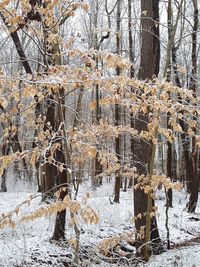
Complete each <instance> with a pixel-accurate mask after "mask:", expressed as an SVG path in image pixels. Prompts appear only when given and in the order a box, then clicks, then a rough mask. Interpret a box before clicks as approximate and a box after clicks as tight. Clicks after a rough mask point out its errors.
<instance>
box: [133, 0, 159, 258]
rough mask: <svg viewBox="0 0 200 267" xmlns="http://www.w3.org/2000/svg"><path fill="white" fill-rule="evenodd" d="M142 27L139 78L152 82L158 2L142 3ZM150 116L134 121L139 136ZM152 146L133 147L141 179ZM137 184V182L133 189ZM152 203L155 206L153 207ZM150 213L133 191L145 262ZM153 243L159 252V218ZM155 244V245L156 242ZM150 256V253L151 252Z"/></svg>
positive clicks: (140, 251)
mask: <svg viewBox="0 0 200 267" xmlns="http://www.w3.org/2000/svg"><path fill="white" fill-rule="evenodd" d="M141 11H142V18H141V27H142V33H141V36H142V47H141V61H140V69H139V73H138V77H139V79H141V80H145V79H148V80H149V79H152V78H153V76H154V75H155V76H157V75H158V72H159V62H160V41H159V25H155V21H159V1H158V0H155V1H149V0H141ZM148 121H149V118H148V114H143V113H139V114H138V117H137V118H136V119H135V128H136V129H137V130H138V132H139V133H140V132H141V131H146V130H147V125H148ZM151 151H152V145H151V144H150V143H149V144H148V145H147V143H146V142H145V141H144V140H142V139H140V140H139V141H137V142H135V144H134V153H133V159H134V161H135V162H136V164H135V166H136V168H137V172H138V174H139V175H146V174H147V173H148V165H149V163H150V158H151ZM137 183H138V181H137V180H136V179H135V181H134V185H136V184H137ZM153 204H154V203H153V200H152V206H153ZM146 211H147V195H146V194H145V193H144V191H143V190H142V189H140V188H137V189H134V215H135V216H137V215H138V214H141V215H142V217H141V219H140V218H139V219H137V220H136V223H135V227H136V236H135V238H136V249H137V256H140V257H142V258H144V256H145V255H144V252H145V249H144V248H145V246H144V242H145V241H144V238H141V236H139V235H138V233H140V232H141V230H142V229H143V232H144V235H145V225H146V216H145V215H144V214H145V213H146ZM151 230H153V231H151V232H152V235H153V236H152V235H151V240H152V239H154V240H155V241H156V243H157V244H156V246H157V252H158V251H159V249H158V247H159V246H160V237H159V233H158V228H157V222H156V217H154V218H153V219H152V220H151ZM155 241H154V242H155ZM149 253H151V251H149Z"/></svg>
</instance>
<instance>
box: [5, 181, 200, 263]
mask: <svg viewBox="0 0 200 267" xmlns="http://www.w3.org/2000/svg"><path fill="white" fill-rule="evenodd" d="M8 189H9V191H8V192H6V193H0V213H2V212H3V213H6V212H8V211H10V210H13V209H14V208H15V207H16V206H17V205H19V204H20V203H22V202H23V201H24V200H26V199H28V198H29V196H30V194H32V195H34V194H35V195H36V196H37V197H36V198H34V199H33V200H32V201H31V204H30V205H27V204H25V205H24V206H22V208H21V209H20V214H19V216H22V215H24V214H27V213H29V212H32V211H34V210H36V209H38V208H40V207H41V206H42V205H46V204H44V203H42V202H41V197H40V195H39V194H38V193H34V192H33V186H31V187H30V189H31V190H30V192H28V188H27V187H26V188H23V186H22V184H20V186H18V185H17V184H16V185H15V186H11V185H9V187H8ZM20 189H21V192H19V190H20ZM88 191H89V192H90V193H91V198H90V199H89V204H90V205H91V207H93V208H94V209H95V210H96V211H97V213H98V214H99V217H100V221H99V224H98V225H86V224H85V223H83V222H82V223H81V224H80V228H81V239H80V242H81V248H85V251H86V252H87V255H88V258H85V260H84V261H83V263H82V264H81V265H80V266H100V267H107V266H125V263H123V262H122V261H119V262H118V263H115V264H112V263H109V262H106V261H103V259H104V258H106V256H103V255H102V254H101V253H100V252H98V250H97V246H98V245H99V244H101V242H102V241H103V240H105V239H106V238H112V237H114V236H119V235H121V234H127V233H129V234H132V233H133V231H134V227H133V220H132V218H133V192H132V189H128V190H127V192H121V196H120V204H116V203H113V204H111V201H110V200H112V199H113V182H111V183H109V182H108V181H104V184H103V186H101V187H99V188H97V190H96V191H93V190H92V189H91V186H90V184H89V183H86V182H85V183H84V184H83V185H82V186H81V187H80V192H79V195H78V199H79V200H80V201H81V199H82V197H83V196H84V195H85V193H86V192H88ZM157 195H158V198H159V199H158V200H157V201H156V205H157V206H158V214H159V217H158V224H159V230H160V235H161V238H162V240H163V242H165V241H166V229H165V219H166V215H165V209H166V207H165V200H164V199H163V198H164V192H163V191H159V192H158V194H157ZM185 196H186V193H185V191H184V189H183V190H182V191H180V192H174V194H173V208H170V209H169V229H170V241H171V244H172V246H174V248H173V249H172V250H169V251H166V252H164V253H163V254H161V255H158V256H152V257H151V259H150V261H149V262H148V263H147V264H146V265H145V264H144V263H141V264H140V266H144V265H145V266H151V267H154V266H155V267H156V266H199V262H200V256H199V255H200V241H199V240H198V239H195V238H197V237H200V223H199V221H198V219H199V220H200V207H199V206H198V207H197V213H196V214H188V213H187V211H186V210H185V206H186V203H187V200H186V197H185ZM54 221H55V216H51V217H45V218H39V219H37V220H34V221H31V222H28V223H21V224H19V225H18V226H17V227H16V228H15V229H11V228H4V229H0V251H1V253H0V266H2V267H4V266H7V267H12V266H13V267H14V266H18V267H19V266H33V267H35V266H44V267H46V266H60V267H63V266H71V265H69V262H71V261H72V258H73V250H72V248H71V247H69V245H68V243H67V241H63V243H62V244H56V243H53V242H51V241H50V239H51V236H52V233H53V229H54ZM67 227H68V226H67ZM73 236H74V231H73V229H71V228H67V229H66V238H67V240H68V239H70V238H72V237H73ZM192 239H193V241H192ZM186 241H187V243H186V244H184V242H186ZM176 244H182V245H181V246H180V247H177V248H176ZM132 248H133V247H132ZM130 249H131V246H130ZM91 259H92V260H91ZM131 266H133V265H131Z"/></svg>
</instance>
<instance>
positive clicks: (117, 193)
mask: <svg viewBox="0 0 200 267" xmlns="http://www.w3.org/2000/svg"><path fill="white" fill-rule="evenodd" d="M120 24H121V0H118V1H117V33H116V52H117V54H118V55H119V54H120V39H121V38H120ZM120 72H121V70H120V68H119V67H117V68H116V74H117V75H118V76H119V75H120ZM116 93H117V94H119V93H120V92H119V90H117V92H116ZM119 125H120V105H119V104H118V103H116V104H115V126H119ZM120 142H121V136H120V135H118V136H117V137H116V138H115V152H116V155H117V158H118V163H119V164H121V151H120ZM120 188H121V175H120V170H118V171H117V173H116V176H115V189H114V190H115V196H114V202H116V203H119V199H120Z"/></svg>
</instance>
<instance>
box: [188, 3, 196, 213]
mask: <svg viewBox="0 0 200 267" xmlns="http://www.w3.org/2000/svg"><path fill="white" fill-rule="evenodd" d="M192 2H193V7H194V14H193V19H194V25H193V32H192V77H191V80H190V89H192V90H193V93H194V96H196V81H197V30H198V24H199V18H198V14H199V10H198V4H197V0H193V1H192ZM193 119H194V120H196V118H195V116H194V118H193ZM193 130H194V132H195V133H196V128H194V129H193ZM197 159H198V148H197V145H196V138H195V136H194V137H193V138H192V153H191V166H192V173H191V181H190V190H191V194H190V199H189V203H188V212H191V213H192V212H195V209H196V206H197V201H198V186H199V180H198V171H197V169H198V164H197Z"/></svg>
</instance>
